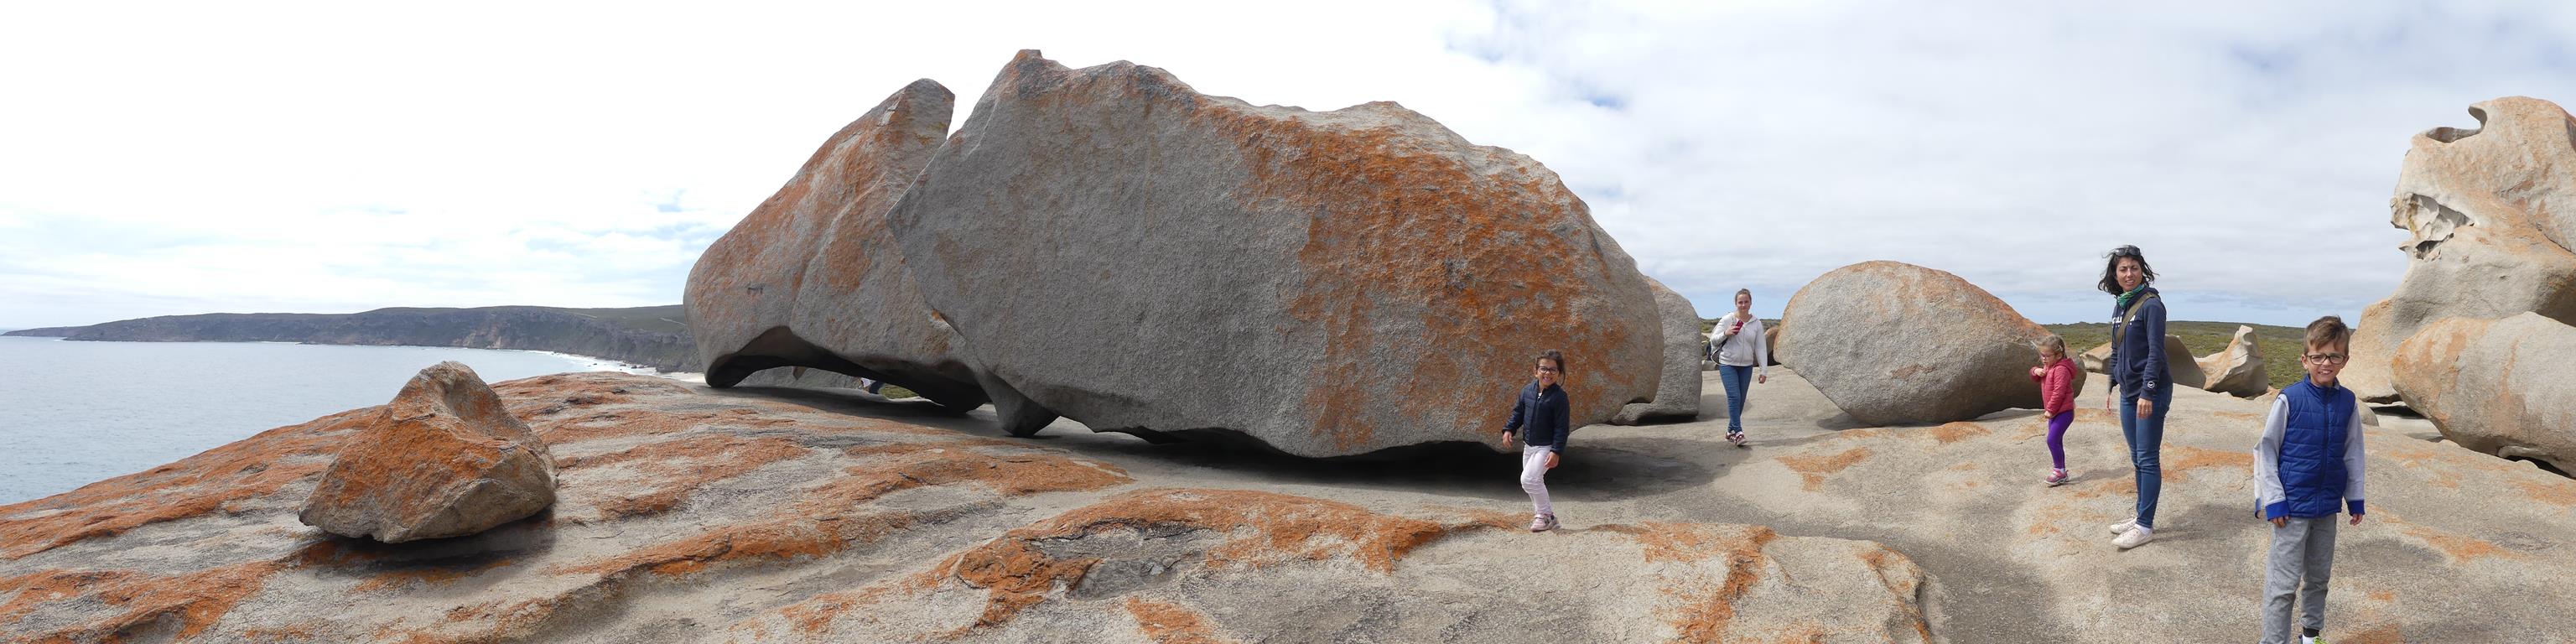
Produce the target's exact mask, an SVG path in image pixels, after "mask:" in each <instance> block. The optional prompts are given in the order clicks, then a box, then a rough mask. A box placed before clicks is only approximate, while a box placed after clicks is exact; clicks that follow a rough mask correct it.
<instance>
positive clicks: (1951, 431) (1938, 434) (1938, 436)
mask: <svg viewBox="0 0 2576 644" xmlns="http://www.w3.org/2000/svg"><path fill="white" fill-rule="evenodd" d="M1923 433H1924V435H1927V436H1931V437H1932V440H1936V441H1940V442H1941V444H1943V445H1948V444H1951V443H1956V442H1959V441H1963V440H1968V439H1971V438H1978V437H1982V436H1990V435H1993V434H1994V433H1995V431H1994V430H1991V429H1987V428H1986V426H1984V425H1979V424H1976V423H1971V422H1965V421H1961V422H1954V423H1943V424H1942V425H1941V426H1939V427H1934V428H1931V429H1927V430H1923Z"/></svg>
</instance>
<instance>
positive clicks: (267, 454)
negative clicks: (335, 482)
mask: <svg viewBox="0 0 2576 644" xmlns="http://www.w3.org/2000/svg"><path fill="white" fill-rule="evenodd" d="M382 409H383V408H382V407H367V408H363V409H353V410H349V411H344V412H340V413H337V414H332V415H329V416H324V417H322V418H318V419H315V420H313V421H310V422H306V423H304V424H301V425H290V426H286V427H279V428H277V429H272V430H268V431H265V432H260V433H259V434H258V435H256V436H252V437H250V438H245V439H242V440H239V441H234V442H232V443H229V444H226V445H224V446H222V447H217V448H214V449H210V450H206V451H205V452H202V453H199V454H197V455H195V456H190V457H188V458H184V459H180V460H179V461H177V462H173V463H170V464H168V465H163V466H160V467H155V468H152V469H149V470H145V471H142V472H138V473H134V474H128V475H125V476H119V477H116V478H112V479H107V480H104V481H99V482H96V483H91V484H89V485H84V486H81V488H80V489H77V490H72V491H70V492H65V493H62V494H57V495H54V496H49V497H45V498H42V499H36V500H33V501H26V502H22V503H14V504H10V505H0V544H6V545H4V546H0V558H7V559H18V558H21V557H25V556H27V555H31V554H35V553H39V552H44V551H46V550H51V549H54V548H57V547H60V546H62V545H64V544H68V543H72V542H75V541H80V540H83V539H89V538H93V537H108V536H115V535H119V534H124V533H125V532H126V531H128V530H133V529H135V528H138V527H142V526H144V525H148V524H152V523H159V522H163V521H175V520H179V519H186V518H189V517H195V516H202V515H205V514H209V513H214V512H219V511H225V510H226V506H227V504H231V505H232V507H233V508H234V509H236V510H238V509H239V507H240V503H241V502H245V501H250V500H255V499H258V498H261V497H266V496H269V495H272V494H276V493H277V492H278V491H279V490H281V489H284V488H285V487H286V486H288V485H291V484H295V483H299V482H303V481H305V480H308V479H311V478H313V477H315V476H318V475H320V474H322V472H323V470H325V469H326V468H329V467H330V465H331V459H332V458H333V457H334V456H336V455H337V454H338V451H339V449H340V445H341V442H342V438H343V437H345V436H346V435H347V434H348V433H349V432H350V431H351V430H354V429H356V428H358V427H361V426H363V425H365V424H366V423H368V422H370V421H371V420H372V419H373V418H374V417H375V416H376V415H377V414H379V413H381V410H382Z"/></svg>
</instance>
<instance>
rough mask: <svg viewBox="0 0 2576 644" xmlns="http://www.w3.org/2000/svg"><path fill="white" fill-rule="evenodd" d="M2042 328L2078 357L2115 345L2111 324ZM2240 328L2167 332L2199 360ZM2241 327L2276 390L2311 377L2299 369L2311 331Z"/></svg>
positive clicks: (2181, 324) (2178, 327)
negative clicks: (2251, 339)
mask: <svg viewBox="0 0 2576 644" xmlns="http://www.w3.org/2000/svg"><path fill="white" fill-rule="evenodd" d="M2040 326H2042V327H2045V328H2047V329H2048V331H2049V332H2050V333H2055V334H2057V335H2058V336H2059V337H2063V338H2066V350H2068V351H2072V352H2075V353H2078V354H2081V353H2084V352H2085V351H2087V350H2091V349H2092V348H2093V347H2097V346H2101V345H2102V344H2103V343H2106V342H2110V341H2111V324H2110V323H2108V322H2085V323H2080V324H2043V325H2040ZM2238 326H2240V324H2239V323H2236V322H2187V321H2179V320H2178V321H2173V322H2168V323H2166V324H2165V332H2166V333H2170V334H2173V335H2174V336H2175V337H2179V338H2182V344H2183V346H2185V347H2189V348H2190V349H2191V354H2192V357H2194V358H2198V357H2201V356H2206V355H2209V354H2212V353H2217V352H2218V350H2219V349H2223V348H2226V347H2227V343H2228V341H2230V340H2233V339H2235V337H2236V327H2238ZM2241 326H2250V327H2254V348H2255V349H2256V350H2258V351H2261V352H2263V371H2264V375H2265V377H2266V378H2267V379H2269V380H2270V382H2271V385H2272V386H2273V387H2274V388H2280V387H2286V386H2289V385H2290V383H2294V382H2298V381H2299V378H2301V377H2305V376H2306V375H2307V372H2306V371H2305V370H2302V369H2300V368H2299V355H2300V354H2303V353H2306V351H2307V346H2306V339H2307V335H2308V330H2307V329H2302V328H2297V327H2286V326H2271V325H2267V324H2243V325H2241Z"/></svg>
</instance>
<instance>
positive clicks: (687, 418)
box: [528, 407, 796, 445]
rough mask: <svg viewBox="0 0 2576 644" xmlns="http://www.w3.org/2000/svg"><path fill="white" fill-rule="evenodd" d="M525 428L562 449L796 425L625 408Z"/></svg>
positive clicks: (745, 416) (747, 411)
mask: <svg viewBox="0 0 2576 644" xmlns="http://www.w3.org/2000/svg"><path fill="white" fill-rule="evenodd" d="M528 424H529V426H530V428H531V429H534V430H536V432H537V436H538V437H539V438H543V439H545V441H546V443H547V444H550V445H565V444H571V443H578V442H582V441H589V440H599V439H603V438H626V437H635V436H664V435H670V434H678V433H681V432H686V431H690V430H693V429H702V428H715V427H733V428H742V429H759V428H764V427H779V426H784V425H794V424H796V421H793V420H789V419H785V418H777V417H772V416H763V415H760V411H759V410H756V409H751V408H748V407H737V408H733V409H723V410H715V411H688V412H668V411H661V410H657V409H649V408H642V407H626V408H618V409H606V410H597V411H593V412H591V413H589V414H584V415H580V416H569V415H568V416H564V417H560V418H550V419H549V418H540V419H534V420H530V421H529V423H528Z"/></svg>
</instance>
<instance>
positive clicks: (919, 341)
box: [684, 79, 985, 409]
mask: <svg viewBox="0 0 2576 644" xmlns="http://www.w3.org/2000/svg"><path fill="white" fill-rule="evenodd" d="M954 101H955V97H954V96H953V95H951V94H950V93H949V91H948V89H947V88H946V87H942V86H940V85H939V84H938V83H936V82H932V81H929V80H926V79H925V80H920V81H914V82H913V83H912V84H911V85H909V86H906V87H904V88H903V89H902V90H901V91H897V92H895V93H894V95H892V96H888V97H886V99H885V100H884V101H883V102H881V103H878V104H877V106H876V107H875V108H873V109H870V110H868V111H867V113H865V114H863V115H861V116H860V117H859V119H858V120H856V121H852V122H851V123H850V124H849V125H848V126H846V127H843V128H841V130H840V131H839V132H836V133H834V134H833V135H832V136H831V138H829V139H827V140H825V141H824V143H823V146H822V148H821V149H818V150H816V151H815V152H814V155H813V157H811V158H809V159H807V160H806V162H805V165H804V167H802V168H799V169H798V170H797V172H796V176H795V177H793V178H790V179H789V180H788V182H787V184H786V185H785V186H784V187H781V188H779V190H778V193H777V194H774V195H771V196H770V198H769V199H768V200H767V201H764V202H762V203H761V204H760V207H758V208H755V209H753V210H752V212H751V214H750V215H748V216H745V217H743V220H742V223H739V224H736V225H735V226H734V228H733V230H731V231H728V232H726V233H725V236H724V237H723V238H720V239H718V240H716V242H715V243H714V244H713V245H711V246H708V247H707V250H706V253H705V254H703V255H701V256H699V258H698V263H697V265H696V266H695V267H693V268H692V269H691V270H690V272H689V283H688V288H687V291H686V293H685V298H684V301H685V302H686V304H687V307H688V312H689V320H690V324H689V330H690V332H691V333H692V334H693V335H694V336H695V337H696V339H697V346H698V350H699V353H700V354H701V355H702V356H703V357H704V358H705V360H706V364H707V369H706V374H707V375H706V379H707V383H708V384H710V385H714V386H718V387H729V386H733V385H735V384H737V383H740V382H742V381H743V379H744V378H746V377H748V376H750V375H751V374H753V373H755V372H759V371H762V370H766V369H774V368H779V367H811V368H818V369H824V370H829V371H833V372H837V373H842V374H846V375H850V376H858V377H869V378H877V379H881V380H886V381H889V382H894V383H896V384H901V385H903V386H905V387H906V388H909V389H912V390H913V391H916V392H919V393H921V394H922V395H923V396H925V397H928V398H930V399H932V400H935V401H939V402H940V403H942V404H945V405H948V406H950V407H953V408H959V409H969V408H973V407H975V406H977V405H981V404H983V403H984V402H985V395H984V393H983V390H982V388H981V387H980V386H978V385H977V384H976V382H975V373H974V372H973V371H972V370H971V368H970V367H969V366H968V365H967V363H966V361H965V360H964V358H963V357H962V356H960V355H959V353H958V351H957V349H958V346H957V345H958V344H959V342H958V339H957V336H956V333H955V332H954V331H953V330H952V329H950V328H949V327H948V325H947V324H946V323H945V322H943V321H941V320H940V319H939V317H938V316H937V315H936V314H934V313H932V312H931V310H930V306H929V304H928V303H927V302H926V301H924V300H923V299H922V295H921V292H920V289H919V288H918V286H916V285H915V284H914V282H913V280H912V277H911V275H910V273H909V272H908V271H907V270H906V269H905V266H904V262H903V251H902V249H901V247H900V246H898V245H896V243H895V241H894V236H893V233H892V232H891V231H890V230H888V229H887V227H886V220H885V214H886V211H888V210H891V209H893V208H894V206H895V203H896V201H897V200H899V199H900V198H902V196H903V193H904V190H905V189H906V188H908V187H910V186H911V185H912V182H913V180H914V179H915V178H918V177H919V176H920V175H921V170H922V168H923V167H924V166H927V165H929V163H930V158H931V154H932V153H933V152H935V151H937V150H938V148H939V145H940V142H941V141H942V140H943V137H944V136H945V135H946V134H947V131H948V121H949V115H950V112H951V111H952V104H953V103H954ZM769 382H776V380H770V381H769Z"/></svg>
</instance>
